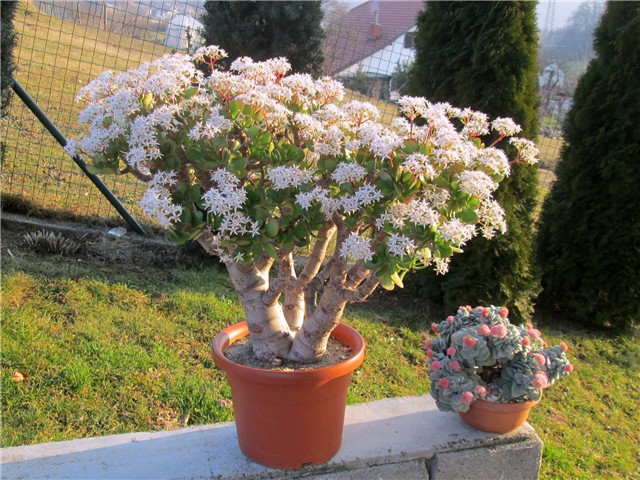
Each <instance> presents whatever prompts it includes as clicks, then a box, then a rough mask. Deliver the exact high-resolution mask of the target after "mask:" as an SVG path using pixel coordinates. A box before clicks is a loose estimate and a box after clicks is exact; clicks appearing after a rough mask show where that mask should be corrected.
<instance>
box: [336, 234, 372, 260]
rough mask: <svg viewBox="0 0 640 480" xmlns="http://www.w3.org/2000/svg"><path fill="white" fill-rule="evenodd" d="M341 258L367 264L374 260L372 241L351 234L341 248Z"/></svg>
mask: <svg viewBox="0 0 640 480" xmlns="http://www.w3.org/2000/svg"><path fill="white" fill-rule="evenodd" d="M340 256H341V257H342V258H344V259H345V260H352V261H354V262H357V261H358V260H364V261H365V262H367V261H369V260H371V259H372V258H373V252H372V251H371V240H369V239H367V238H363V237H361V236H359V235H358V234H357V233H353V232H351V234H350V235H349V236H348V237H347V238H346V239H345V240H344V241H343V242H342V245H341V246H340Z"/></svg>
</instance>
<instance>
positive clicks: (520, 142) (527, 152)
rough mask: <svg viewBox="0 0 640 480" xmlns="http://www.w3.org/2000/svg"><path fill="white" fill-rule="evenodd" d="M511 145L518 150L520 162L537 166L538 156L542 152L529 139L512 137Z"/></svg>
mask: <svg viewBox="0 0 640 480" xmlns="http://www.w3.org/2000/svg"><path fill="white" fill-rule="evenodd" d="M509 143H510V144H511V145H513V146H514V147H516V149H517V150H518V160H519V161H520V162H522V163H528V164H531V165H532V164H535V163H538V155H539V154H540V150H538V147H536V144H535V143H533V142H532V141H531V140H529V139H528V138H521V137H512V138H510V139H509Z"/></svg>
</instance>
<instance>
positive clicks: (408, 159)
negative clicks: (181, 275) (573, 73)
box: [66, 46, 537, 273]
mask: <svg viewBox="0 0 640 480" xmlns="http://www.w3.org/2000/svg"><path fill="white" fill-rule="evenodd" d="M225 56H226V52H224V51H223V50H222V49H220V48H219V47H215V46H207V47H201V48H199V49H198V50H196V52H195V54H194V55H180V54H179V55H172V56H165V57H162V58H161V59H158V60H156V61H154V62H151V63H147V64H143V65H141V66H140V67H139V68H137V69H134V70H130V71H128V72H125V73H121V74H118V73H113V72H106V73H104V74H102V75H100V76H99V77H98V78H97V79H96V80H94V81H93V82H91V83H90V84H89V85H88V86H87V87H85V88H84V89H83V90H82V91H81V92H80V96H79V97H80V98H81V99H82V100H85V101H87V102H88V105H87V107H86V108H85V109H84V110H83V112H82V113H81V115H80V121H81V123H82V124H84V125H86V127H87V129H88V133H87V134H86V135H84V136H81V138H79V139H78V140H77V141H73V140H71V141H69V143H68V144H67V147H66V150H67V151H68V152H69V153H70V154H75V153H84V154H88V155H90V156H95V155H98V154H102V155H105V154H106V153H107V152H111V153H109V155H110V157H109V158H110V159H113V156H114V154H113V151H114V147H117V148H115V151H116V152H119V154H120V156H121V158H122V160H123V161H124V162H125V163H126V164H127V165H128V166H129V170H131V169H133V170H134V171H135V173H136V174H143V175H138V177H142V176H144V175H148V176H151V177H152V180H151V181H150V182H149V184H148V188H147V191H146V192H145V195H144V198H143V199H142V201H141V205H142V207H143V210H144V212H145V213H147V214H148V215H151V216H152V217H154V218H156V219H157V220H158V222H159V223H160V224H161V225H163V226H164V227H167V228H168V227H172V226H173V227H175V228H179V227H180V222H185V223H186V222H187V221H186V220H185V219H184V218H188V217H189V216H190V215H183V209H186V212H187V213H190V212H192V211H193V209H194V208H200V209H201V210H203V211H202V212H200V213H205V212H204V211H205V210H206V213H207V214H208V217H207V219H206V220H203V221H202V223H201V224H200V225H199V227H200V228H211V230H212V233H213V234H214V235H215V236H216V237H217V238H221V239H223V243H224V248H222V247H221V248H220V254H221V255H224V259H225V261H241V260H242V259H245V258H248V257H251V255H253V251H252V250H251V249H250V248H249V247H247V248H245V247H246V246H247V244H248V243H249V242H247V241H246V240H247V238H248V236H254V237H255V236H259V235H261V234H262V233H264V232H265V231H266V232H267V233H272V232H270V230H271V229H272V228H273V227H267V226H265V225H266V224H265V220H264V218H265V217H267V216H271V218H276V219H277V218H278V215H281V214H282V215H283V216H284V213H282V212H285V211H287V209H288V211H291V210H294V209H295V210H297V213H300V209H302V214H301V215H302V216H303V217H304V222H307V223H305V228H306V225H307V224H311V223H312V222H319V221H320V220H321V219H322V215H324V219H325V220H327V219H330V220H335V223H336V224H341V225H348V227H344V228H348V232H347V233H345V234H344V236H345V237H346V239H345V240H344V241H343V242H342V244H341V245H339V246H338V247H337V248H338V253H339V255H340V256H341V257H342V258H343V259H345V260H348V261H370V260H372V259H374V257H375V255H374V251H375V252H379V251H381V250H385V251H386V252H387V254H388V255H392V256H396V257H399V259H398V260H397V261H398V262H403V264H413V265H417V264H422V265H427V264H429V263H435V267H436V270H438V271H439V272H441V273H442V272H444V271H446V269H447V266H448V259H447V258H439V255H444V254H442V253H441V252H442V251H448V250H449V249H442V248H439V247H438V248H435V247H434V244H439V245H441V244H442V243H443V242H448V243H449V246H451V247H456V248H457V247H460V246H461V245H464V244H465V243H466V242H467V241H469V239H470V238H471V237H473V236H474V235H475V234H476V233H478V232H480V231H481V232H482V233H483V234H484V235H485V236H487V237H491V236H493V235H495V233H496V232H498V231H504V230H505V229H506V225H505V222H504V212H503V210H502V209H501V208H500V206H499V205H498V204H497V202H495V201H494V200H493V199H492V194H493V192H494V191H495V189H496V188H497V182H498V181H499V180H501V178H502V177H504V176H506V175H508V174H509V172H510V163H509V159H508V158H507V156H506V155H505V153H504V152H503V151H502V150H499V149H497V148H495V147H494V146H490V147H487V148H485V147H484V146H483V145H481V144H480V142H478V141H477V137H479V136H483V135H487V134H488V133H489V132H490V129H493V130H494V131H495V132H497V134H498V135H499V136H500V138H502V137H505V136H512V135H514V134H517V133H519V132H520V131H521V129H520V127H519V126H518V125H516V124H515V123H514V122H513V121H512V120H511V119H508V118H497V119H495V120H494V121H493V122H491V123H490V122H489V120H488V118H487V116H486V115H485V114H483V113H480V112H476V111H473V110H470V109H460V108H455V107H452V106H451V105H449V104H447V103H431V102H429V101H427V100H425V99H424V98H418V97H403V98H401V99H400V100H399V106H400V111H401V113H402V114H403V116H404V117H399V118H396V119H395V120H393V122H391V125H389V126H387V125H385V124H383V123H381V121H380V119H381V115H380V112H379V111H378V109H377V108H376V107H375V106H374V105H372V104H370V103H366V102H360V101H351V102H347V103H345V104H343V105H341V106H338V103H337V102H340V101H341V99H342V97H343V95H344V87H343V86H342V85H341V84H340V83H339V82H337V81H335V80H333V79H331V78H328V77H325V78H320V79H317V80H316V79H313V78H312V77H311V76H310V75H307V74H293V75H287V73H288V72H289V70H290V69H291V65H290V64H289V62H288V61H287V60H286V59H284V58H275V59H271V60H267V61H264V62H256V61H253V60H252V59H251V58H248V57H241V58H238V59H236V60H234V61H233V63H232V64H231V68H230V71H222V70H220V69H218V68H216V66H215V63H216V62H217V61H218V60H220V59H222V58H224V57H225ZM197 62H204V63H206V64H208V65H209V67H211V69H212V72H211V73H210V74H208V75H207V76H206V77H205V76H204V74H203V73H202V72H201V71H200V70H198V69H197V68H196V63H197ZM460 124H462V128H460V127H459V125H460ZM510 141H511V143H512V144H513V145H514V146H515V148H516V149H517V150H518V152H519V157H518V161H522V162H532V161H535V156H536V155H537V149H536V148H535V145H534V144H533V142H531V141H529V140H526V139H523V138H512V139H511V140H510ZM194 152H195V153H194ZM200 154H201V155H202V156H203V157H202V161H200V160H199V159H196V160H194V155H200ZM239 156H241V157H242V159H243V160H242V161H240V162H238V161H236V160H237V159H238V157H239ZM203 165H209V166H208V167H205V166H203ZM211 165H213V166H211ZM174 170H177V171H178V172H179V173H178V174H177V173H176V172H175V171H174ZM163 172H164V173H163ZM178 178H179V179H180V180H179V181H180V183H178ZM209 178H210V180H209ZM197 182H199V183H200V187H201V188H202V189H204V190H205V191H204V193H203V194H202V198H201V201H200V199H194V198H193V197H192V196H191V195H193V193H192V192H193V191H194V190H189V189H190V188H191V183H197ZM197 190H198V189H196V190H195V191H197ZM184 192H188V193H187V194H184V195H183V193H184ZM276 192H277V193H276ZM183 197H184V198H185V201H184V202H185V204H183V205H176V204H174V203H173V198H176V199H178V198H183ZM248 199H250V201H248ZM274 199H277V200H274ZM283 199H284V200H283ZM260 201H264V205H263V204H258V202H260ZM269 202H271V203H269ZM276 202H278V204H277V205H275V203H276ZM279 202H282V204H280V203H279ZM464 202H468V203H467V205H463V206H464V207H465V208H464V209H463V207H461V205H462V204H464ZM258 211H260V213H259V214H258V213H256V212H258ZM265 211H266V212H267V213H265ZM461 212H464V213H466V215H463V214H462V213H461ZM476 215H477V218H478V221H477V222H476V223H477V225H476V223H471V222H470V221H469V219H474V218H476ZM252 216H253V217H252ZM336 216H339V217H341V219H342V221H338V218H337V217H336ZM198 217H200V215H198ZM254 217H256V218H254ZM257 217H259V218H257ZM194 218H195V217H194ZM296 218H300V216H298V217H296ZM463 219H464V220H466V221H463ZM293 221H296V220H293ZM266 223H267V224H268V223H269V222H266ZM271 225H273V222H272V223H271ZM295 227H298V225H295ZM313 228H320V227H318V226H317V225H315V224H314V226H313ZM265 229H266V230H265ZM285 230H287V231H294V230H295V228H290V229H281V231H279V233H278V236H277V237H278V238H282V235H286V233H285ZM299 231H300V229H299V228H298V233H297V235H300V232H299ZM362 232H366V234H363V233H362ZM309 233H310V235H311V236H310V237H309V238H311V237H312V236H313V232H309ZM238 237H243V240H244V241H243V243H240V242H238V244H237V245H235V244H234V241H235V240H236V239H237V238H238ZM269 237H270V238H275V237H274V236H273V235H269ZM289 240H291V239H289ZM294 240H295V243H297V242H298V241H299V240H300V237H299V236H298V237H297V238H296V239H294ZM274 243H275V240H274ZM239 245H242V247H240V246H239ZM236 247H237V248H236ZM275 247H278V246H277V245H275ZM432 250H433V251H432ZM412 262H413V263H412ZM403 268H404V267H403Z"/></svg>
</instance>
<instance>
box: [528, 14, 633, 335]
mask: <svg viewBox="0 0 640 480" xmlns="http://www.w3.org/2000/svg"><path fill="white" fill-rule="evenodd" d="M639 46H640V4H639V3H638V2H609V3H608V4H607V8H606V11H605V13H604V15H603V17H602V19H601V23H600V26H599V27H598V28H597V29H596V32H595V51H596V58H595V59H593V60H592V61H591V63H590V64H589V67H588V68H587V71H586V72H585V74H584V75H583V76H582V77H581V79H580V80H579V82H578V86H577V88H576V91H575V94H574V97H573V105H572V108H571V110H570V112H569V114H568V115H567V119H566V121H565V124H564V140H565V145H564V148H563V150H562V152H561V158H560V163H559V164H558V167H557V171H556V175H557V180H556V182H555V183H554V184H553V187H552V189H551V192H550V193H549V195H548V196H547V198H546V200H545V202H544V205H543V209H542V214H541V221H540V225H539V232H538V251H537V261H538V263H539V264H540V266H541V269H542V274H543V277H542V279H543V282H542V285H543V288H544V290H543V293H542V295H541V297H540V301H541V302H542V303H543V304H545V305H549V306H553V307H556V308H558V309H560V310H562V311H563V312H564V313H565V315H566V316H567V317H568V318H571V319H574V320H578V321H580V322H582V323H587V324H594V325H599V326H612V327H615V328H620V329H623V328H629V327H631V326H633V325H638V324H640V48H639Z"/></svg>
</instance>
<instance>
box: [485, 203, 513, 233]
mask: <svg viewBox="0 0 640 480" xmlns="http://www.w3.org/2000/svg"><path fill="white" fill-rule="evenodd" d="M478 215H479V216H480V222H481V224H482V227H481V228H482V235H483V236H484V237H485V238H488V239H491V238H493V237H494V236H495V234H496V232H501V233H505V232H506V231H507V222H506V220H505V216H504V215H505V214H504V209H503V208H502V207H501V206H500V204H499V203H498V202H496V201H495V200H488V201H485V202H482V204H481V205H480V208H479V209H478Z"/></svg>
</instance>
